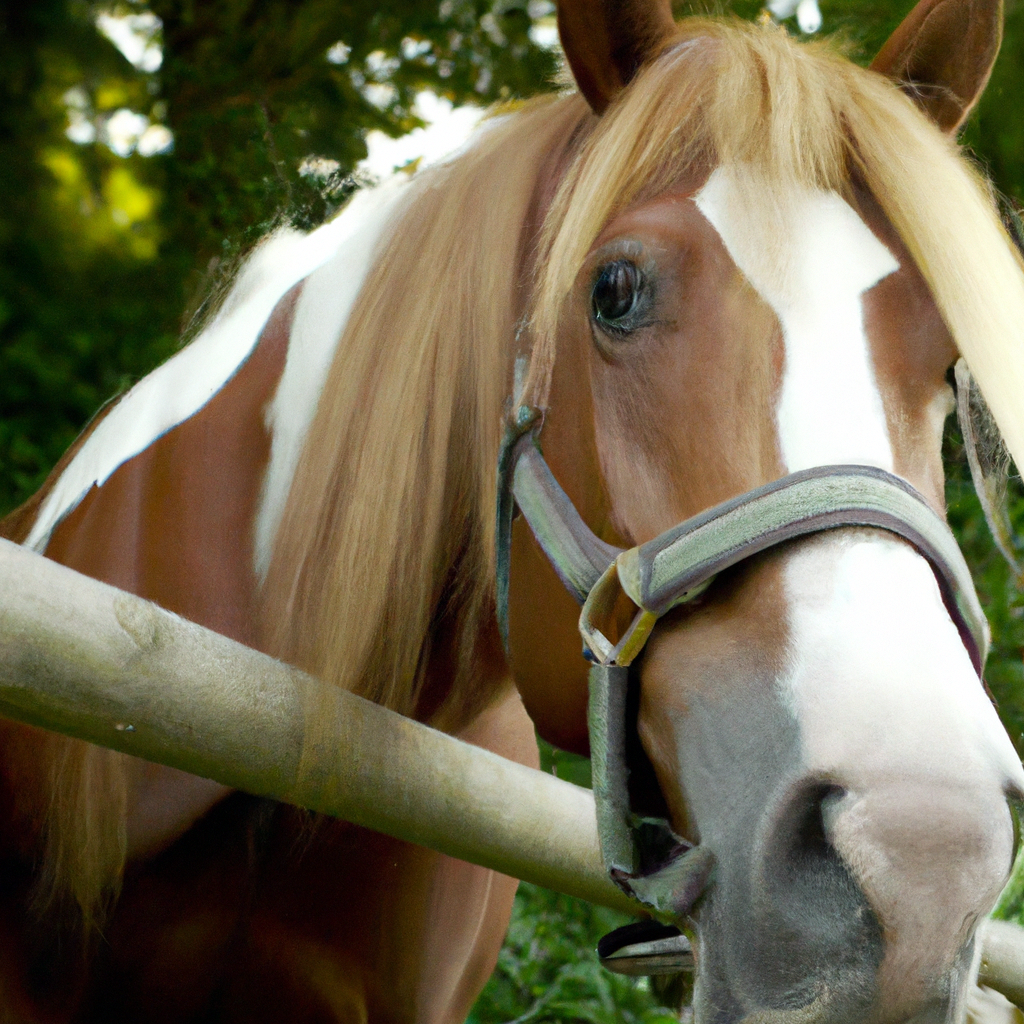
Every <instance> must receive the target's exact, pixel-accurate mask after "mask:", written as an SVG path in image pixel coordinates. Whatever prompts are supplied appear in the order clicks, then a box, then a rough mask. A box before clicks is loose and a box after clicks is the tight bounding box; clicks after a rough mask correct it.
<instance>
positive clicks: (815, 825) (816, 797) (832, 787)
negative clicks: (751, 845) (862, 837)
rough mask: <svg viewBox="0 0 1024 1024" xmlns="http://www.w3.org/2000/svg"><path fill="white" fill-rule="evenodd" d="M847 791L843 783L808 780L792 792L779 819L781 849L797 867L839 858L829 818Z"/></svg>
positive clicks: (801, 867)
mask: <svg viewBox="0 0 1024 1024" xmlns="http://www.w3.org/2000/svg"><path fill="white" fill-rule="evenodd" d="M845 795H846V790H845V789H844V788H843V787H842V786H839V785H836V784H835V783H831V782H824V781H811V782H805V783H803V784H801V785H800V787H799V788H798V789H797V790H796V791H795V792H794V793H792V794H791V795H790V798H789V800H788V802H787V805H786V807H785V808H784V810H783V814H782V816H781V817H780V820H779V823H778V829H777V832H778V836H779V840H780V844H781V846H782V849H781V850H779V851H778V852H779V853H780V854H782V856H783V859H784V860H785V861H788V862H789V863H790V865H791V866H792V867H793V868H794V869H797V870H806V869H808V868H810V867H812V866H813V865H814V864H816V863H817V864H822V863H824V862H828V863H839V862H840V860H841V858H840V857H839V854H838V853H837V852H836V850H835V848H834V847H833V845H832V843H831V841H830V839H829V834H830V828H829V822H830V820H831V818H832V816H833V814H834V813H835V808H836V806H837V805H838V804H839V803H840V801H841V800H842V799H843V797H844V796H845Z"/></svg>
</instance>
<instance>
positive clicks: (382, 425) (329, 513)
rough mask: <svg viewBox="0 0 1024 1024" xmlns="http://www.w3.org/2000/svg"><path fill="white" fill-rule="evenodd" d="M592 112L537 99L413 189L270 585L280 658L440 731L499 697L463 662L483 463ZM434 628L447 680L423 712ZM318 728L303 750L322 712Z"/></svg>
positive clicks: (352, 340) (365, 293)
mask: <svg viewBox="0 0 1024 1024" xmlns="http://www.w3.org/2000/svg"><path fill="white" fill-rule="evenodd" d="M589 117H590V115H589V114H588V112H587V110H586V107H585V105H584V104H583V103H582V101H581V100H579V99H578V98H575V97H574V98H571V99H562V100H556V99H554V98H553V97H545V98H542V99H540V100H535V101H533V102H531V103H529V104H526V105H525V107H524V108H523V109H520V110H519V111H518V112H516V113H514V114H511V115H507V116H504V117H498V118H494V119H492V120H491V121H490V122H486V123H485V125H484V128H483V131H482V133H481V137H480V138H478V139H476V140H475V141H474V142H473V144H472V145H471V146H470V147H469V148H468V149H467V150H466V151H465V152H464V153H462V154H461V155H460V156H459V157H458V158H457V159H455V160H453V161H451V162H449V163H447V164H445V165H443V166H441V167H438V168H434V169H431V170H428V171H427V172H425V173H424V174H422V175H421V176H420V177H419V178H418V179H417V180H415V181H414V183H413V186H412V187H413V190H414V195H413V197H412V199H411V200H410V201H409V202H408V205H407V207H406V208H405V210H404V212H403V214H402V215H401V216H400V217H398V218H397V219H396V221H395V223H394V226H393V231H392V235H391V237H390V239H389V240H388V241H387V242H386V243H385V244H384V245H383V246H382V247H381V249H380V251H379V252H378V256H377V260H376V264H375V266H374V267H373V269H372V270H371V272H370V274H369V277H368V279H367V282H366V284H365V286H364V287H363V290H362V291H361V293H360V295H359V298H358V299H357V301H356V304H355V307H354V308H353V310H352V315H351V317H350V318H349V321H348V323H347V325H346V327H345V331H344V334H343V335H342V338H341V341H340V343H339V345H338V348H337V350H336V353H335V357H334V362H333V365H332V367H331V370H330V373H329V376H328V378H327V381H326V384H325V386H324V391H323V397H322V399H321V401H320V405H319V407H318V409H317V413H316V417H315V419H314V421H313V424H312V426H311V428H310V431H309V435H308V440H307V442H306V445H305V449H304V452H303V455H302V458H301V459H300V462H299V466H298V470H297V472H296V475H295V479H294V482H293V484H292V488H291V492H290V494H289V497H288V502H287V506H286V508H285V512H284V516H283V519H282V522H281V526H280V528H279V530H278V533H277V539H276V542H275V547H274V554H273V557H272V560H271V563H270V568H269V572H268V574H267V580H266V585H265V597H266V601H265V605H266V614H267V623H268V635H269V637H270V647H271V649H272V650H273V652H274V653H275V654H277V655H278V656H280V657H282V658H285V659H287V660H289V661H292V662H294V663H296V664H299V665H301V666H302V667H303V668H306V669H307V670H309V671H310V672H312V673H314V674H316V675H318V676H320V677H321V678H322V679H324V680H326V681H328V682H330V683H333V684H334V685H336V686H339V687H342V688H344V689H347V690H351V691H353V692H355V693H358V694H361V695H362V696H365V697H368V698H369V699H371V700H374V701H377V702H378V703H380V704H383V705H385V706H386V707H389V708H392V709H393V710H396V711H399V712H401V713H402V714H406V715H411V716H416V717H421V718H429V719H430V720H431V721H432V722H433V723H434V724H436V725H438V726H440V727H442V728H447V729H457V728H458V727H459V726H460V725H462V724H464V723H466V722H468V721H470V720H471V719H472V718H473V717H475V715H476V714H477V713H478V712H479V711H480V710H481V709H482V708H483V707H484V706H485V705H486V703H487V702H488V701H489V700H490V699H492V698H493V695H494V685H495V680H484V679H481V678H480V677H479V671H476V672H474V671H471V669H472V668H474V667H475V668H476V669H477V670H478V669H479V665H478V664H477V665H474V662H475V661H476V659H475V655H476V654H477V653H478V652H479V650H480V645H481V643H486V640H485V639H483V638H482V633H486V630H485V629H482V626H484V625H485V623H486V622H488V621H489V619H490V618H492V606H493V588H494V583H493V577H494V502H495V465H496V459H497V452H498V445H499V440H500V433H501V409H502V406H503V403H504V401H505V399H506V398H507V397H508V394H509V391H510V388H511V366H512V361H513V355H514V350H515V346H516V336H517V323H518V321H519V320H520V319H521V317H522V314H523V312H524V300H525V299H526V296H527V294H528V287H529V280H528V279H529V273H528V271H525V270H524V268H525V267H526V266H527V265H528V263H529V257H530V255H531V254H530V252H529V251H528V249H529V246H530V244H531V241H532V238H531V235H532V234H534V233H535V232H536V229H537V227H539V218H538V213H537V211H536V209H535V204H536V202H537V197H536V192H537V187H538V181H539V178H540V177H541V176H542V174H543V168H544V166H545V161H546V159H547V158H548V157H549V156H551V155H552V154H557V153H559V152H560V151H561V149H562V148H563V147H564V145H565V141H566V139H567V138H568V137H569V136H571V135H572V133H573V132H574V130H575V129H576V127H577V125H578V124H579V122H580V121H581V119H584V118H589ZM531 222H536V223H534V227H533V231H531V229H530V224H531ZM439 631H440V632H443V633H444V634H445V636H446V640H447V642H448V645H449V647H451V648H452V649H453V650H454V652H455V654H454V658H453V659H450V660H452V664H451V666H450V667H451V670H452V672H453V679H452V683H451V686H450V688H446V689H447V693H446V695H445V698H444V700H443V702H442V703H441V705H440V706H438V707H427V706H425V705H424V704H423V700H422V698H423V689H424V683H425V671H426V668H427V664H428V661H429V658H430V656H431V653H432V650H431V643H432V640H434V641H436V640H437V634H438V632H439ZM310 723H311V730H310V733H309V734H308V735H307V748H308V747H309V745H310V744H312V745H314V746H315V732H316V711H315V709H314V710H312V711H311V713H310Z"/></svg>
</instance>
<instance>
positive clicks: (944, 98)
mask: <svg viewBox="0 0 1024 1024" xmlns="http://www.w3.org/2000/svg"><path fill="white" fill-rule="evenodd" d="M1002 39H1003V0H920V2H919V3H918V4H917V6H916V7H915V8H914V9H913V10H912V11H911V12H910V14H908V15H907V17H906V18H905V19H904V21H903V23H902V24H901V25H900V27H899V28H898V29H896V31H895V32H894V33H893V34H892V36H891V37H890V38H889V41H888V42H887V43H886V44H885V46H883V47H882V49H881V50H880V51H879V53H878V56H877V57H875V59H874V61H872V63H871V69H872V70H873V71H878V72H880V73H881V74H883V75H886V76H887V77H889V78H891V79H893V80H894V81H896V82H898V83H899V84H900V86H902V88H903V89H904V91H906V92H907V93H908V94H909V95H910V96H911V97H912V98H913V100H914V102H915V103H917V105H918V106H919V107H921V109H922V110H923V111H924V112H925V113H926V114H927V115H928V116H929V117H930V118H931V119H932V120H933V121H934V122H935V123H936V124H937V125H938V126H939V127H940V128H941V129H942V130H943V131H944V132H946V133H948V134H952V133H953V132H955V131H956V130H957V129H958V128H959V127H960V126H961V125H962V124H963V123H964V121H965V120H966V118H967V115H968V114H969V113H970V112H971V110H972V108H973V107H974V104H975V103H977V101H978V98H979V97H980V96H981V94H982V92H983V91H984V89H985V86H986V84H987V83H988V77H989V75H990V74H991V73H992V65H993V64H995V61H996V54H998V53H999V44H1000V43H1001V42H1002Z"/></svg>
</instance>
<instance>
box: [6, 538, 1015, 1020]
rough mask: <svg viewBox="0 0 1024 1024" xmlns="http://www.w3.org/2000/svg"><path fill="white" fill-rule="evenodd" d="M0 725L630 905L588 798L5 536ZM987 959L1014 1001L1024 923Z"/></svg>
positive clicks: (993, 977)
mask: <svg viewBox="0 0 1024 1024" xmlns="http://www.w3.org/2000/svg"><path fill="white" fill-rule="evenodd" d="M311 706H315V707H316V708H317V713H318V716H320V715H323V714H324V710H325V709H326V710H327V714H326V724H324V726H323V728H322V729H318V733H319V737H320V738H319V740H318V742H317V749H316V751H315V756H314V757H313V758H309V757H308V754H307V761H306V763H305V764H304V770H303V772H302V773H301V775H300V773H299V760H300V755H301V748H302V737H303V721H304V715H305V709H306V708H309V707H311ZM332 712H333V713H332ZM0 716H3V717H6V718H11V719H15V720H17V721H21V722H26V723H29V724H31V725H37V726H41V727H42V728H45V729H51V730H54V731H56V732H61V733H65V734H67V735H69V736H77V737H79V738H80V739H84V740H88V741H90V742H92V743H97V744H99V745H101V746H104V747H111V748H113V749H115V750H121V751H124V752H125V753H128V754H134V755H136V756H138V757H142V758H145V759H146V760H149V761H156V762H158V763H160V764H166V765H171V766H172V767H175V768H180V769H183V770H184V771H187V772H191V773H193V774H195V775H200V776H202V777H204V778H209V779H214V780H216V781H218V782H221V783H224V784H226V785H229V786H232V787H234V788H236V789H240V790H244V791H246V792H249V793H254V794H257V795H260V796H267V797H272V798H274V799H275V800H281V801H284V802H286V803H291V804H295V805H297V806H300V807H305V808H308V809H310V810H313V811H318V812H321V813H324V814H328V815H331V816H333V817H337V818H341V819H344V820H346V821H351V822H354V823H356V824H358V825H363V826H366V827H367V828H371V829H374V830H376V831H378V832H384V833H387V834H388V835H391V836H395V837H397V838H399V839H405V840H408V841H410V842H413V843H418V844H419V845H421V846H426V847H429V848H431V849H434V850H438V851H440V852H442V853H446V854H449V855H451V856H453V857H458V858H461V859H463V860H467V861H471V862H473V863H475V864H480V865H483V866H485V867H489V868H493V869H495V870H497V871H501V872H503V873H505V874H508V875H512V876H514V877H517V878H522V879H525V880H527V881H530V882H535V883H537V884H538V885H542V886H545V887H547V888H549V889H554V890H556V891H558V892H564V893H568V894H570V895H572V896H578V897H580V898H582V899H585V900H589V901H591V902H593V903H597V904H601V905H603V906H607V907H612V908H615V909H617V910H622V911H625V912H627V913H631V912H633V910H634V909H635V908H634V906H633V904H632V903H631V902H630V901H629V900H627V899H626V897H625V896H624V895H623V894H622V893H621V892H620V891H619V890H618V889H617V888H616V887H615V885H613V884H612V882H611V881H610V880H609V879H608V877H607V875H606V873H605V870H604V867H603V865H602V862H601V854H600V850H599V847H598V839H597V826H596V817H595V814H594V801H593V797H592V795H591V793H590V792H589V791H588V790H585V789H581V788H580V787H578V786H573V785H571V784H570V783H568V782H564V781H562V780H560V779H557V778H554V777H553V776H550V775H546V774H544V773H542V772H538V771H535V770H533V769H530V768H526V767H524V766H522V765H519V764H516V763H514V762H512V761H509V760H507V759H505V758H502V757H499V756H497V755H495V754H492V753H490V752H488V751H485V750H481V749H480V748H478V747H474V746H472V745H470V744H467V743H463V742H462V741H460V740H457V739H454V738H453V737H451V736H447V735H445V734H444V733H441V732H438V731H436V730H434V729H431V728H429V727H427V726H425V725H421V724H419V723H417V722H413V721H411V720H409V719H407V718H403V717H402V716H401V715H398V714H395V713H394V712H392V711H388V710H386V709H385V708H382V707H379V706H378V705H376V704H373V703H371V702H369V701H366V700H363V699H362V698H360V697H356V696H354V695H352V694H350V693H345V692H342V691H339V690H337V689H335V688H331V687H327V686H325V685H324V684H322V683H320V682H319V681H317V680H316V679H314V678H313V677H311V676H309V675H307V674H306V673H304V672H300V671H299V670H297V669H295V668H292V667H290V666H288V665H285V664H283V663H282V662H279V661H276V660H274V659H273V658H270V657H267V656H266V655H264V654H260V653H259V652H257V651H253V650H251V649H250V648H247V647H244V646H242V645H241V644H238V643H235V642H234V641H233V640H229V639H227V638H226V637H224V636H221V635H220V634H218V633H214V632H212V631H210V630H208V629H204V628H203V627H201V626H197V625H195V624H194V623H191V622H187V621H185V620H184V619H181V618H179V617H178V616H176V615H172V614H171V613H169V612H166V611H164V610H163V609H161V608H159V607H157V606H156V605H154V604H152V603H150V602H148V601H143V600H141V599H140V598H137V597H135V596H133V595H131V594H127V593H125V592H123V591H120V590H117V589H115V588H114V587H110V586H107V585H106V584H103V583H99V582H97V581H96V580H93V579H90V578H89V577H87V576H83V575H81V574H79V573H76V572H73V571H72V570H70V569H67V568H65V567H63V566H60V565H57V564H56V563H55V562H52V561H50V560H48V559H46V558H43V557H41V556H39V555H36V554H33V553H32V552H29V551H26V550H25V549H23V548H20V547H18V546H17V545H14V544H11V543H10V542H8V541H4V540H0ZM310 762H312V765H313V768H312V770H310V769H309V767H308V765H309V763H310ZM985 934H986V935H988V934H989V933H988V932H986V933H985ZM993 934H995V933H993ZM986 942H987V940H986ZM984 952H985V957H984V966H983V980H984V981H985V983H987V984H988V985H990V986H992V987H993V988H997V989H999V990H1000V991H1002V992H1004V993H1005V994H1006V995H1007V996H1009V997H1010V998H1016V999H1017V1000H1018V1001H1021V1000H1022V997H1024V991H1022V987H1021V986H1022V976H1021V971H1022V968H1021V965H1022V964H1024V930H1022V929H1017V930H1014V929H1013V928H1012V927H1011V928H1010V930H1009V931H1007V929H1006V928H1003V929H999V930H998V937H997V938H993V940H992V942H991V950H990V949H989V944H986V946H985V951H984ZM989 953H991V956H990V955H989ZM1004 975H1007V976H1005V977H1004Z"/></svg>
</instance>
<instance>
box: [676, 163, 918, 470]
mask: <svg viewBox="0 0 1024 1024" xmlns="http://www.w3.org/2000/svg"><path fill="white" fill-rule="evenodd" d="M695 202H696V204H697V207H698V208H699V209H700V211H701V213H703V214H704V216H705V217H706V218H707V219H708V220H709V221H710V222H711V224H712V225H713V226H714V228H715V229H716V230H717V231H718V233H719V235H720V236H721V238H722V242H723V244H724V245H725V247H726V249H727V250H728V252H729V255H730V256H731V257H732V259H733V262H734V263H735V264H736V266H737V267H739V269H740V270H741V271H742V272H743V274H744V275H745V276H746V278H747V280H748V281H750V283H751V284H752V285H753V287H754V288H755V289H756V291H757V292H758V294H759V295H760V296H761V297H762V298H763V299H764V300H765V302H767V303H768V305H770V306H771V307H772V309H773V310H774V311H775V314H776V316H778V318H779V323H780V324H781V326H782V332H783V336H784V338H785V343H786V358H785V369H784V373H783V381H782V394H781V398H780V401H779V406H778V412H777V416H778V430H779V445H780V448H781V452H782V458H783V462H784V463H785V465H786V468H787V469H788V470H789V471H790V472H791V473H795V472H797V471H798V470H801V469H808V468H810V467H812V466H822V465H829V464H839V463H856V464H859V465H871V466H878V467H880V468H882V469H887V470H889V471H890V472H891V471H892V468H893V458H892V448H891V446H890V444H889V434H888V429H887V427H886V421H885V410H884V408H883V407H882V399H881V396H880V395H879V393H878V388H877V386H876V384H875V377H874V371H873V369H872V366H871V356H870V351H869V349H868V342H867V336H866V334H865V330H864V311H863V303H862V295H863V293H864V292H865V291H867V289H868V288H870V287H871V286H872V285H874V284H876V283H877V282H878V281H880V280H881V279H882V278H883V277H886V276H888V275H889V274H891V273H893V272H894V271H896V270H898V269H899V264H898V263H897V262H896V260H895V259H894V257H893V255H892V254H891V253H890V252H889V250H888V249H887V248H886V247H885V246H884V245H883V244H882V243H881V242H880V241H878V239H877V238H876V237H875V236H874V235H873V234H872V232H871V231H870V229H869V228H868V227H867V226H866V225H865V224H864V222H863V221H862V220H861V219H860V217H859V216H858V215H857V214H856V213H855V212H854V211H853V209H852V208H851V207H850V206H849V204H847V203H846V202H844V201H843V200H842V199H841V198H840V197H839V196H838V195H836V194H835V193H834V192H822V191H817V190H814V189H808V188H803V187H801V186H797V185H791V186H778V185H777V184H775V183H770V182H768V181H767V180H766V179H764V178H763V177H761V176H760V175H759V174H758V173H757V172H755V171H753V170H752V169H751V168H749V167H747V166H745V165H742V164H735V165H730V166H723V167H719V168H717V169H716V170H715V171H714V173H712V175H711V176H710V178H708V181H707V183H706V184H705V185H704V187H703V188H702V189H701V191H700V192H699V193H698V194H697V196H696V197H695Z"/></svg>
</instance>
